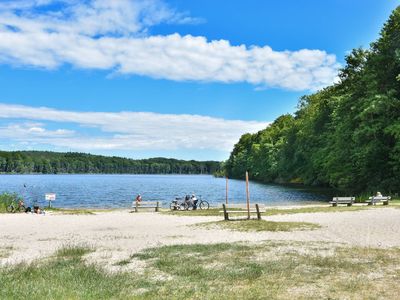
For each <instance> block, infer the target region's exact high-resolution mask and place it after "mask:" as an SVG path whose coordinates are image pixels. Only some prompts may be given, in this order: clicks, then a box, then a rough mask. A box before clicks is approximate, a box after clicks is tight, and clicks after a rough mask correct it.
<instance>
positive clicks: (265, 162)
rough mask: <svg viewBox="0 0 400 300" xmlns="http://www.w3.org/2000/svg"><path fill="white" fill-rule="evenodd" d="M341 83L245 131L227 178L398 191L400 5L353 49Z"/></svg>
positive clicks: (359, 190) (226, 170)
mask: <svg viewBox="0 0 400 300" xmlns="http://www.w3.org/2000/svg"><path fill="white" fill-rule="evenodd" d="M338 77H339V82H338V83H336V84H334V85H332V86H330V87H327V88H325V89H323V90H321V91H318V92H317V93H314V94H312V95H308V96H303V97H302V98H301V99H300V102H299V106H298V110H297V112H296V113H295V114H294V117H290V116H282V117H279V118H278V119H277V120H276V121H275V122H274V123H273V124H272V125H270V126H269V127H268V128H266V129H264V130H262V131H260V132H258V133H256V134H253V135H251V134H245V135H243V136H242V138H241V139H240V140H239V142H238V143H237V144H236V145H235V147H234V149H233V151H232V153H231V155H230V157H229V159H228V161H227V162H226V164H225V172H226V173H227V175H229V176H231V177H236V178H243V176H244V172H245V171H246V170H248V171H250V175H251V177H252V178H253V179H257V180H261V181H266V182H274V181H275V182H301V183H304V184H307V185H320V186H330V187H334V188H338V189H341V190H343V191H346V192H348V191H351V192H359V193H361V192H372V191H377V190H381V191H383V192H399V190H400V185H399V182H400V7H398V8H396V9H395V10H394V11H393V13H392V14H391V16H390V18H389V20H388V21H387V22H386V23H385V25H384V27H383V29H382V31H381V34H380V37H379V39H378V40H377V41H376V42H374V43H372V44H371V47H370V49H368V50H364V49H359V48H358V49H354V50H353V51H352V52H351V53H350V54H349V55H348V56H347V57H346V65H345V66H344V68H343V69H341V70H340V72H339V74H338Z"/></svg>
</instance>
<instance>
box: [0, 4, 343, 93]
mask: <svg viewBox="0 0 400 300" xmlns="http://www.w3.org/2000/svg"><path fill="white" fill-rule="evenodd" d="M7 2H8V1H6V3H3V4H2V5H0V63H5V64H14V65H15V64H17V65H27V66H34V67H40V68H49V69H54V68H58V67H60V66H62V65H64V64H69V65H72V66H74V67H76V68H82V69H98V70H110V71H111V72H116V73H122V74H133V75H143V76H149V77H152V78H162V79H169V80H175V81H206V82H225V83H233V82H247V83H250V84H253V85H256V86H261V87H278V88H284V89H290V90H315V89H319V88H321V87H323V86H326V85H328V84H331V83H332V82H334V80H335V78H336V74H337V70H338V67H339V65H338V63H337V62H336V57H335V55H332V54H328V53H326V52H325V51H322V50H309V49H301V50H297V51H289V50H287V51H274V50H273V49H272V48H271V47H269V46H256V45H250V46H248V45H232V44H231V43H230V42H229V41H227V40H222V39H221V40H211V41H210V40H208V39H207V38H206V37H202V36H192V35H184V36H182V35H180V34H178V33H175V34H171V35H156V36H154V35H150V34H149V28H151V26H154V25H157V24H160V23H178V24H179V23H196V22H198V21H199V19H196V18H193V17H191V16H190V15H188V14H187V13H180V12H177V11H176V10H173V9H171V8H170V7H169V6H168V5H166V4H165V3H164V2H162V1H161V0H136V1H134V0H114V1H107V0H91V1H74V0H61V1H56V0H53V1H51V0H42V1H39V0H37V1H31V2H30V3H31V4H30V5H29V1H28V2H26V1H16V2H15V1H14V2H8V4H7ZM54 3H58V6H56V7H58V8H59V9H58V10H54ZM51 4H53V5H51ZM37 7H40V8H41V9H40V10H38V9H37ZM60 7H61V8H62V9H60Z"/></svg>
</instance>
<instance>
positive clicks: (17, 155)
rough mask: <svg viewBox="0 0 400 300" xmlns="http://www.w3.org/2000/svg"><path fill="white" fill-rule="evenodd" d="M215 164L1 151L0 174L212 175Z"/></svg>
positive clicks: (80, 154) (215, 167)
mask: <svg viewBox="0 0 400 300" xmlns="http://www.w3.org/2000/svg"><path fill="white" fill-rule="evenodd" d="M219 170H220V163H219V162H216V161H194V160H191V161H184V160H177V159H167V158H150V159H141V160H134V159H127V158H121V157H106V156H100V155H90V154H85V153H72V152H71V153H57V152H43V151H15V152H6V151H0V173H18V174H23V173H42V174H59V173H107V174H118V173H121V174H213V173H215V172H217V171H219Z"/></svg>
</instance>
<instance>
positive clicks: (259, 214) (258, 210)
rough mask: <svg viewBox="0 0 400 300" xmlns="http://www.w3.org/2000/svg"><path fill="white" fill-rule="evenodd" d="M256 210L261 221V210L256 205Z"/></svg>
mask: <svg viewBox="0 0 400 300" xmlns="http://www.w3.org/2000/svg"><path fill="white" fill-rule="evenodd" d="M256 210H257V219H258V220H261V213H260V209H259V207H258V204H256Z"/></svg>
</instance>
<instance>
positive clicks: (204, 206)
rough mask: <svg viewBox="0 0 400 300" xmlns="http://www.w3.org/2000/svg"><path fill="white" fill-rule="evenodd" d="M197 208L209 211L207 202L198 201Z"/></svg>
mask: <svg viewBox="0 0 400 300" xmlns="http://www.w3.org/2000/svg"><path fill="white" fill-rule="evenodd" d="M199 207H200V209H209V208H210V204H208V202H207V201H205V200H202V201H200V205H199Z"/></svg>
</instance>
